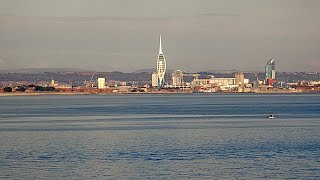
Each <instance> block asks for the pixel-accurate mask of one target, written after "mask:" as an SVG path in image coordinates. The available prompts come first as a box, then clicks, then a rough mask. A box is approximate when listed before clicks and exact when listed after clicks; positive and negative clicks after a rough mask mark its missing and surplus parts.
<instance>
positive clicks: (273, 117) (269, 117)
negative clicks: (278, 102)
mask: <svg viewBox="0 0 320 180" xmlns="http://www.w3.org/2000/svg"><path fill="white" fill-rule="evenodd" d="M276 118H277V117H276V116H274V115H273V114H271V115H270V116H268V119H276Z"/></svg>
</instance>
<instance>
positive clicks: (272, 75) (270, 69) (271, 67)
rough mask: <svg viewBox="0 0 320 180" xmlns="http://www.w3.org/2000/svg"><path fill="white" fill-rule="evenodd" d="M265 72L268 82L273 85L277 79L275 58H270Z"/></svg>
mask: <svg viewBox="0 0 320 180" xmlns="http://www.w3.org/2000/svg"><path fill="white" fill-rule="evenodd" d="M265 73H266V78H265V80H266V84H268V85H272V84H273V82H274V80H275V79H276V65H275V60H274V59H270V60H269V61H268V62H267V65H266V66H265Z"/></svg>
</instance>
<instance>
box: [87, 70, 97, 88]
mask: <svg viewBox="0 0 320 180" xmlns="http://www.w3.org/2000/svg"><path fill="white" fill-rule="evenodd" d="M94 76H97V72H94V73H93V74H92V76H91V78H90V81H89V82H88V81H87V80H84V84H85V85H86V86H88V87H94V85H95V83H96V82H95V81H94V80H93V77H94Z"/></svg>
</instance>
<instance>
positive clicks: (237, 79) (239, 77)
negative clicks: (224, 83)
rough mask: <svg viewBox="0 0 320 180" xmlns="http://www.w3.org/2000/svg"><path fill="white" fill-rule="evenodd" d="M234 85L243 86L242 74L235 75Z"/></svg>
mask: <svg viewBox="0 0 320 180" xmlns="http://www.w3.org/2000/svg"><path fill="white" fill-rule="evenodd" d="M234 77H235V84H236V85H243V84H244V81H245V79H244V74H243V73H235V75H234Z"/></svg>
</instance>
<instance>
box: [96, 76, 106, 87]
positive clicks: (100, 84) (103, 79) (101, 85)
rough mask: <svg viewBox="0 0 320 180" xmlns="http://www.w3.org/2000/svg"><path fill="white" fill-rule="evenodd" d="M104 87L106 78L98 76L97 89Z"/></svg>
mask: <svg viewBox="0 0 320 180" xmlns="http://www.w3.org/2000/svg"><path fill="white" fill-rule="evenodd" d="M105 88H106V78H98V89H105Z"/></svg>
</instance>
